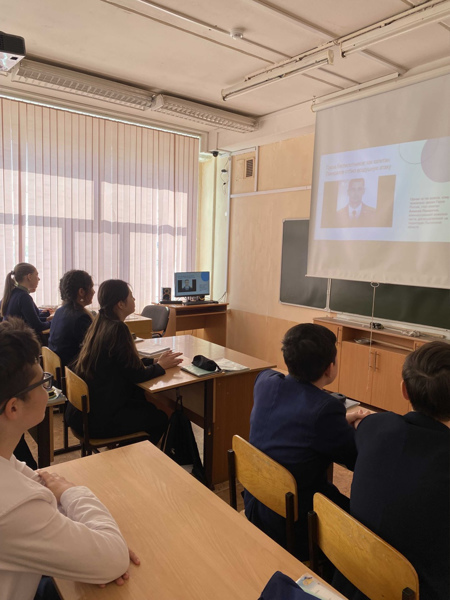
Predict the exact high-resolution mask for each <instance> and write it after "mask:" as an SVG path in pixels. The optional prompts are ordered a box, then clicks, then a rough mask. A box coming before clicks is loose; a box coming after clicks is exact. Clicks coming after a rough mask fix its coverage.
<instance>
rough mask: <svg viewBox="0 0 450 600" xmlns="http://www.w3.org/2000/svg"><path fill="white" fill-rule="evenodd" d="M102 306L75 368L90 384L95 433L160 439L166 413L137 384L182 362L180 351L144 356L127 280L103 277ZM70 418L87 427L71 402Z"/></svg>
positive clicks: (72, 424) (71, 422) (75, 424)
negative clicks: (129, 322)
mask: <svg viewBox="0 0 450 600" xmlns="http://www.w3.org/2000/svg"><path fill="white" fill-rule="evenodd" d="M97 298H98V302H99V304H100V310H99V313H98V315H97V316H96V317H95V319H94V322H93V323H92V325H91V327H90V328H89V330H88V332H87V334H86V337H85V339H84V342H83V345H82V347H81V351H80V354H79V356H78V359H77V361H76V363H75V365H74V371H75V372H76V373H77V375H79V376H80V377H81V378H82V379H84V380H85V381H86V383H87V384H88V386H89V400H90V408H91V410H90V412H89V415H88V418H89V430H90V433H91V435H92V436H93V437H100V438H106V437H113V436H119V435H126V434H129V433H135V432H137V431H142V430H144V431H147V433H148V434H149V437H150V440H151V441H152V442H153V443H154V444H156V443H157V442H158V441H159V439H160V438H161V436H162V434H163V433H164V431H165V429H166V426H167V416H166V414H165V413H164V412H163V411H161V410H158V409H157V408H156V407H155V406H154V404H152V403H151V402H148V401H147V400H146V398H145V393H144V390H143V389H141V388H139V387H138V386H137V385H136V384H138V383H141V382H143V381H148V380H149V379H153V378H154V377H159V376H161V375H164V373H165V372H166V369H170V368H172V367H176V366H177V365H179V364H180V363H181V359H180V358H179V356H180V354H181V353H180V352H172V351H171V350H170V351H168V352H165V353H164V354H162V355H161V357H160V358H159V359H158V360H157V362H156V363H154V362H153V359H148V358H146V359H143V360H141V359H140V357H139V355H138V353H137V350H136V345H135V342H134V340H133V338H132V336H131V333H130V330H129V329H128V327H127V326H126V325H125V323H124V320H125V318H126V317H127V316H128V315H130V314H132V313H133V312H134V310H135V304H134V298H133V295H132V293H131V290H130V288H129V286H128V284H127V283H126V282H125V281H122V280H120V279H109V280H107V281H104V282H103V283H102V284H101V285H100V287H99V290H98V296H97ZM66 419H67V423H68V424H69V425H70V427H72V428H73V429H75V431H78V432H80V433H81V432H82V415H81V412H80V411H78V410H76V409H75V408H74V407H73V406H72V405H71V404H69V405H68V407H67V412H66Z"/></svg>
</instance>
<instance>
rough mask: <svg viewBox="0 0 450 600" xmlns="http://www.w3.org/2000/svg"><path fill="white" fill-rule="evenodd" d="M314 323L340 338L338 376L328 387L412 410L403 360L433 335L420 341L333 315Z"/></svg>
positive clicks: (382, 404)
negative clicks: (403, 386)
mask: <svg viewBox="0 0 450 600" xmlns="http://www.w3.org/2000/svg"><path fill="white" fill-rule="evenodd" d="M314 322H315V323H317V324H319V325H323V326H325V327H327V328H328V329H330V330H331V331H333V333H334V334H335V335H336V338H337V349H338V354H337V361H338V377H336V379H335V381H334V382H333V383H332V384H331V385H330V386H328V388H327V389H330V390H331V391H333V392H339V393H340V394H344V395H345V396H347V397H348V398H352V399H353V400H359V401H360V402H364V404H370V405H372V406H374V407H376V408H381V409H384V410H391V411H393V412H396V413H398V414H404V413H406V412H408V411H409V410H411V406H410V404H409V402H408V401H407V400H405V399H404V398H403V395H402V393H401V381H402V367H403V363H404V360H405V357H406V356H407V355H408V354H409V353H410V352H412V351H413V350H415V349H416V348H419V347H420V346H422V345H423V344H425V343H426V342H428V341H431V338H430V339H428V338H427V337H426V336H423V337H421V338H420V340H419V339H417V338H411V337H409V336H407V335H405V334H402V333H400V332H399V333H395V332H390V331H388V330H373V331H371V330H370V328H369V326H364V325H363V324H357V323H352V322H351V321H343V320H339V319H333V318H325V319H314ZM357 340H358V341H357ZM361 340H363V341H362V342H361ZM364 342H366V343H364Z"/></svg>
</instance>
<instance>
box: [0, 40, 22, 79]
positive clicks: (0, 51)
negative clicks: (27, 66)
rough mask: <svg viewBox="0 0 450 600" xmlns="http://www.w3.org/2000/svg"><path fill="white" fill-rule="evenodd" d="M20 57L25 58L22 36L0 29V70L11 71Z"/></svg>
mask: <svg viewBox="0 0 450 600" xmlns="http://www.w3.org/2000/svg"><path fill="white" fill-rule="evenodd" d="M22 58H25V40H24V39H23V37H20V36H18V35H10V34H9V33H3V31H0V71H11V69H12V68H13V67H14V66H15V65H17V64H18V63H19V62H20V61H21V60H22Z"/></svg>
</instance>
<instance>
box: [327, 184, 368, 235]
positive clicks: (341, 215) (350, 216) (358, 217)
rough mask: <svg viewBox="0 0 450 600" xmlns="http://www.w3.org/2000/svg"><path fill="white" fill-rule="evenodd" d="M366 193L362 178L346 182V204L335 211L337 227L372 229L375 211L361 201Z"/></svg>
mask: <svg viewBox="0 0 450 600" xmlns="http://www.w3.org/2000/svg"><path fill="white" fill-rule="evenodd" d="M365 191H366V186H365V181H364V178H363V177H359V178H357V179H350V181H349V182H348V204H347V205H346V206H344V208H341V209H340V210H338V211H337V214H336V217H337V226H338V227H374V226H375V225H374V217H375V213H376V211H375V209H374V208H372V207H371V206H368V205H367V204H364V202H363V201H362V199H363V196H364V193H365Z"/></svg>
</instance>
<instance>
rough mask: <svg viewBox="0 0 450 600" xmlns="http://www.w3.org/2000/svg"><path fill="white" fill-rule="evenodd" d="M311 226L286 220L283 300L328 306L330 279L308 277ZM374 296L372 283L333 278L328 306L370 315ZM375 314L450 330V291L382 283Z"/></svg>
mask: <svg viewBox="0 0 450 600" xmlns="http://www.w3.org/2000/svg"><path fill="white" fill-rule="evenodd" d="M308 229H309V221H308V220H306V219H295V220H290V221H284V223H283V251H282V261H281V287H280V300H281V302H286V303H289V304H298V305H301V306H311V307H314V308H325V307H327V304H326V302H327V285H328V280H327V279H322V278H320V277H306V262H307V255H308ZM372 299H373V288H372V286H371V285H370V283H367V282H364V281H342V280H339V279H332V280H331V290H330V297H329V306H328V307H327V308H329V309H330V310H332V311H334V312H345V313H350V314H355V315H362V316H370V315H371V314H372ZM374 317H375V318H378V319H387V320H390V321H401V322H404V323H416V324H418V325H428V326H431V327H440V328H443V329H450V290H443V289H437V288H423V287H416V286H411V285H393V284H386V283H382V284H380V285H379V287H378V288H377V289H376V292H375V307H374Z"/></svg>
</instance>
